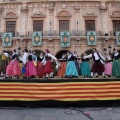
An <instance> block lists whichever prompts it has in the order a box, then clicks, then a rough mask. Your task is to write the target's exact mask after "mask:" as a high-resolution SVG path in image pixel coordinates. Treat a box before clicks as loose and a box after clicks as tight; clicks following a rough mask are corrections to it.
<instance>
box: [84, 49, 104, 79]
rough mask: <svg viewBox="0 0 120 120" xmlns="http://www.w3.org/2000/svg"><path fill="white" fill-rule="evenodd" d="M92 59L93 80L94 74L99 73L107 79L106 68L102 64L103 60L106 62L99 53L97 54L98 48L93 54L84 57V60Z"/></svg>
mask: <svg viewBox="0 0 120 120" xmlns="http://www.w3.org/2000/svg"><path fill="white" fill-rule="evenodd" d="M91 57H92V59H93V61H94V63H93V65H92V68H91V78H92V77H93V74H94V73H98V72H101V73H102V76H103V77H104V78H105V75H104V70H105V68H104V65H103V63H102V60H105V58H104V57H103V56H102V55H101V54H100V53H99V52H97V50H96V48H93V53H92V54H90V55H87V56H84V57H83V58H85V59H86V58H91ZM96 75H97V74H96Z"/></svg>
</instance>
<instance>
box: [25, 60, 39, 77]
mask: <svg viewBox="0 0 120 120" xmlns="http://www.w3.org/2000/svg"><path fill="white" fill-rule="evenodd" d="M31 76H37V69H36V67H35V65H34V63H33V61H28V62H27V63H26V71H25V77H31Z"/></svg>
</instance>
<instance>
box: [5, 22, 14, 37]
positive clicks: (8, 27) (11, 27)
mask: <svg viewBox="0 0 120 120" xmlns="http://www.w3.org/2000/svg"><path fill="white" fill-rule="evenodd" d="M15 29H16V21H6V32H11V33H12V36H13V37H15Z"/></svg>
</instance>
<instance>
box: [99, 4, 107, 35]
mask: <svg viewBox="0 0 120 120" xmlns="http://www.w3.org/2000/svg"><path fill="white" fill-rule="evenodd" d="M100 12H101V31H102V34H105V33H108V35H109V31H108V29H109V28H108V17H107V6H106V3H105V2H102V3H101V6H100Z"/></svg>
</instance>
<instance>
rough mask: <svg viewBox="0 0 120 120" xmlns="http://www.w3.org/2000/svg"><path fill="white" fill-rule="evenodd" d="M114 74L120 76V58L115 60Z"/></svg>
mask: <svg viewBox="0 0 120 120" xmlns="http://www.w3.org/2000/svg"><path fill="white" fill-rule="evenodd" d="M112 76H114V77H117V76H120V60H114V61H113V66H112Z"/></svg>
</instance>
